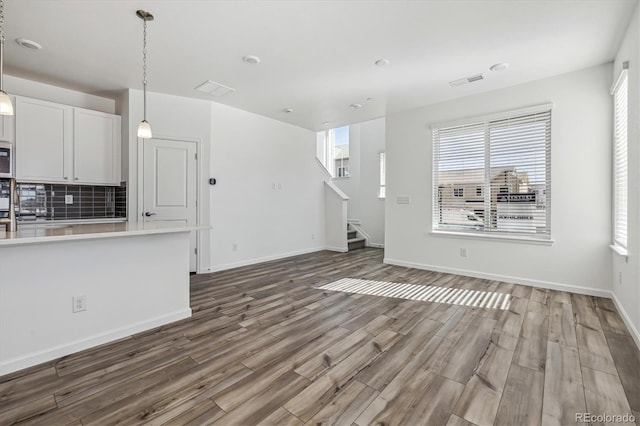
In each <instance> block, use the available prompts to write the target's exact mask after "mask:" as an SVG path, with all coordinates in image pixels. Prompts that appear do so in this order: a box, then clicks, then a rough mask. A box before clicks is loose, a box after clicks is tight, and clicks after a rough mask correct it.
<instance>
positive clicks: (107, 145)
mask: <svg viewBox="0 0 640 426" xmlns="http://www.w3.org/2000/svg"><path fill="white" fill-rule="evenodd" d="M73 175H74V176H73V179H74V182H75V183H87V184H92V185H99V184H105V183H107V184H111V185H120V117H119V116H117V115H113V114H106V113H103V112H98V111H90V110H87V109H80V108H74V110H73Z"/></svg>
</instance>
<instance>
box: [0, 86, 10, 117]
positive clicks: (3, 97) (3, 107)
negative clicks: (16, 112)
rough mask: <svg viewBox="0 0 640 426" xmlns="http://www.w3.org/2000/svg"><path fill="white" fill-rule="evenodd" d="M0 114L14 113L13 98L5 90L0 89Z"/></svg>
mask: <svg viewBox="0 0 640 426" xmlns="http://www.w3.org/2000/svg"><path fill="white" fill-rule="evenodd" d="M0 115H13V104H12V103H11V98H9V95H7V92H5V91H4V90H0Z"/></svg>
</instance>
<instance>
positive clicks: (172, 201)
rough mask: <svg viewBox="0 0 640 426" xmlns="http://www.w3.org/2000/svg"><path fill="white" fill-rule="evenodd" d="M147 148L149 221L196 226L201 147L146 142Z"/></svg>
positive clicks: (145, 198)
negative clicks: (198, 160)
mask: <svg viewBox="0 0 640 426" xmlns="http://www.w3.org/2000/svg"><path fill="white" fill-rule="evenodd" d="M142 144H143V157H144V158H143V168H144V171H143V211H142V217H143V218H144V220H145V221H155V220H166V221H176V222H183V223H187V224H189V225H195V224H196V222H197V208H196V197H197V193H198V192H197V188H196V175H197V156H196V152H197V149H196V148H197V147H196V143H195V142H187V141H175V140H167V139H146V140H145V141H144V142H142ZM196 244H197V238H196V232H195V231H193V232H191V256H190V259H191V261H190V266H191V271H192V272H194V271H196V267H197V265H196V261H197V256H196V247H197V246H196Z"/></svg>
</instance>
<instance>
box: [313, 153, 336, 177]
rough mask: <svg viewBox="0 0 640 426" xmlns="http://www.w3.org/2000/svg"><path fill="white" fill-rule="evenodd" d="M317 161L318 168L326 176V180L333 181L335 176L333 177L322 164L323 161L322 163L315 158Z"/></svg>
mask: <svg viewBox="0 0 640 426" xmlns="http://www.w3.org/2000/svg"><path fill="white" fill-rule="evenodd" d="M315 159H316V163H318V166H319V167H320V170H321V171H322V173H323V174H324V175H325V178H328V179H333V176H331V173H330V172H329V170H327V168H326V167H325V166H324V164H322V161H320V160H319V159H318V157H315Z"/></svg>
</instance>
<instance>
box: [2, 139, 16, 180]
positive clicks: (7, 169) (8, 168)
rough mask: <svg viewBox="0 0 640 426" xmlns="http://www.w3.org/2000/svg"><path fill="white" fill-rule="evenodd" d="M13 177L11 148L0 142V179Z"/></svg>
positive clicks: (7, 143)
mask: <svg viewBox="0 0 640 426" xmlns="http://www.w3.org/2000/svg"><path fill="white" fill-rule="evenodd" d="M12 177H13V146H12V144H11V143H10V142H3V141H0V178H12Z"/></svg>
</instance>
